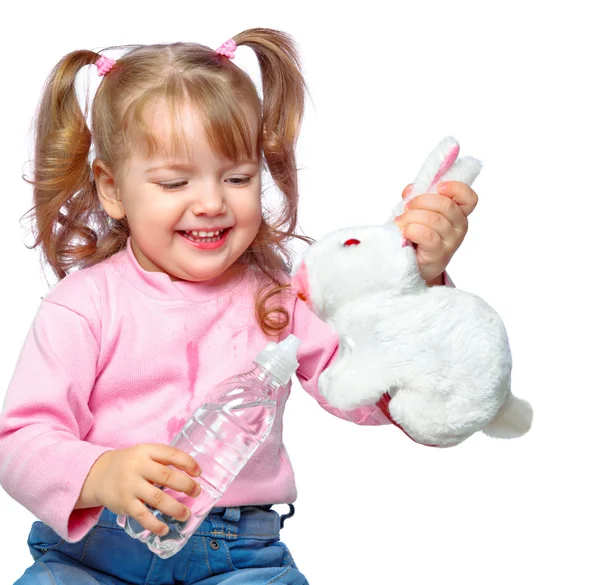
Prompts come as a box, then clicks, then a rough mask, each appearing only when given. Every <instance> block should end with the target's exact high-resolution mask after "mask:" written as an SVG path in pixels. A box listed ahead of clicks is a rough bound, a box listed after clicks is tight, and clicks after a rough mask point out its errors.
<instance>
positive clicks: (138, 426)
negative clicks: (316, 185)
mask: <svg viewBox="0 0 600 585" xmlns="http://www.w3.org/2000/svg"><path fill="white" fill-rule="evenodd" d="M239 45H246V46H248V47H251V48H252V49H253V50H254V52H255V53H256V55H257V57H258V61H259V63H260V67H261V75H262V83H263V99H262V100H260V99H259V97H258V94H257V90H256V88H255V87H254V85H253V83H252V81H251V80H250V78H249V77H248V76H247V75H246V74H245V73H244V72H243V71H242V70H241V69H240V68H239V67H237V66H236V65H235V64H234V63H233V62H232V59H233V58H234V54H235V49H236V46H239ZM86 66H95V67H97V69H98V74H99V75H101V76H103V78H102V80H101V83H100V85H99V87H98V90H97V93H96V95H95V97H94V99H93V101H92V103H91V129H90V128H88V127H87V124H86V116H85V112H82V109H81V107H80V105H79V103H78V100H77V96H76V91H75V79H76V76H77V73H78V72H79V71H80V70H81V69H82V68H84V67H86ZM304 89H305V86H304V81H303V78H302V75H301V73H300V68H299V60H298V57H297V53H296V50H295V47H294V45H293V43H292V41H291V39H290V38H289V37H288V36H287V35H285V34H283V33H280V32H277V31H273V30H268V29H251V30H247V31H244V32H243V33H241V34H239V35H237V36H236V37H234V39H231V40H229V41H227V42H226V43H225V44H224V45H222V46H221V47H219V49H217V50H216V51H214V50H212V49H209V48H207V47H205V46H202V45H198V44H193V43H175V44H171V45H153V46H141V47H136V48H133V49H132V50H130V51H129V52H128V53H127V54H125V55H124V56H123V57H121V58H120V59H118V60H117V61H116V62H114V61H112V60H110V59H108V58H107V57H105V56H101V55H99V54H98V53H95V52H92V51H85V50H84V51H76V52H73V53H70V54H69V55H67V56H66V57H64V58H63V59H62V60H61V61H60V62H59V63H58V65H57V66H56V67H55V69H54V71H53V72H52V74H51V75H50V77H49V79H48V82H47V85H46V88H45V91H44V94H43V98H42V101H41V104H40V110H39V115H38V120H37V131H36V142H35V176H34V180H33V181H32V183H33V186H34V198H35V207H34V225H35V235H36V245H39V246H41V249H42V252H43V255H44V258H45V260H46V261H47V262H48V264H49V265H50V266H51V267H52V269H53V271H54V272H55V273H56V274H57V276H58V277H59V279H60V282H59V284H58V285H57V286H55V287H54V288H53V290H52V291H51V292H50V293H49V294H48V296H47V297H46V298H45V300H44V301H43V303H42V305H41V307H40V310H39V312H38V314H37V316H36V318H35V321H34V323H33V326H32V328H31V330H30V333H29V335H28V336H27V339H26V341H25V344H24V347H23V350H22V352H21V355H20V358H19V361H18V364H17V367H16V371H15V373H14V376H13V378H12V381H11V383H10V387H9V389H8V392H7V395H6V399H5V405H4V410H3V412H2V415H1V417H0V463H1V464H0V482H1V483H2V486H3V487H4V489H5V490H6V491H7V492H8V493H9V494H10V495H11V496H12V497H13V498H15V499H16V500H18V501H19V502H21V503H22V504H23V505H24V506H25V507H27V508H28V509H29V510H30V511H31V512H32V513H33V514H35V515H36V516H37V517H38V518H39V519H40V520H41V522H35V523H34V525H33V527H32V530H31V534H30V537H29V541H28V544H29V547H30V550H31V553H32V555H33V558H34V560H35V563H34V564H33V565H32V566H31V567H29V568H28V569H27V570H26V572H25V574H24V575H23V576H22V577H21V579H19V581H17V583H18V584H19V585H26V584H34V583H35V584H42V583H43V584H48V585H50V584H56V585H60V584H63V585H64V584H68V585H78V584H82V585H83V584H91V583H94V584H96V583H104V584H120V583H140V584H142V583H157V584H158V583H161V584H168V583H185V584H190V583H206V585H208V584H210V585H213V584H216V583H223V584H229V585H234V584H237V583H244V584H246V585H249V584H256V585H258V584H262V585H264V584H266V583H274V582H277V583H281V584H283V583H286V584H290V585H291V584H294V585H296V584H298V585H300V584H302V583H307V581H306V578H305V577H304V576H303V575H302V573H300V571H299V570H298V568H297V567H296V564H295V563H294V561H293V559H292V556H291V555H290V553H289V551H288V549H287V548H286V546H285V545H284V544H283V543H282V542H281V541H280V540H279V530H280V524H282V522H281V519H280V517H279V515H278V513H277V512H276V511H274V510H272V509H271V507H272V505H273V504H278V503H288V504H291V503H292V502H293V501H294V500H295V498H296V487H295V483H294V475H293V472H292V468H291V465H290V462H289V459H288V456H287V453H286V450H285V447H284V446H283V443H282V417H283V411H284V406H285V403H286V400H287V398H288V395H289V388H290V385H289V384H288V386H287V387H286V388H285V389H284V390H283V391H281V392H280V395H279V396H278V397H277V402H278V410H277V418H276V420H275V423H274V425H273V430H272V432H271V434H270V436H269V438H268V440H267V441H266V442H265V444H263V445H262V446H261V447H260V448H259V450H258V451H257V452H256V454H255V455H254V457H253V458H252V459H251V460H250V462H249V463H248V465H247V466H246V467H245V468H244V469H243V470H242V472H241V473H240V475H239V476H238V477H237V478H236V480H235V481H234V482H233V484H232V485H231V486H230V488H229V489H228V490H227V492H226V493H225V494H224V496H223V498H222V500H221V502H220V503H221V506H222V507H219V508H215V509H213V510H212V512H211V514H210V515H209V516H208V518H207V519H206V520H205V521H204V522H203V523H202V525H201V526H200V527H199V528H198V530H197V532H196V533H195V535H194V536H193V537H192V538H191V539H190V540H189V542H188V543H187V545H186V546H185V547H184V549H183V550H182V551H180V552H179V553H178V554H176V555H175V556H173V557H171V558H169V559H166V560H163V559H160V558H158V557H157V556H155V555H153V554H152V553H151V552H150V551H149V550H148V549H147V547H146V546H145V545H144V544H142V543H140V542H138V541H136V540H134V539H132V538H130V537H129V536H127V534H126V533H125V532H124V531H123V530H122V529H121V528H120V527H119V526H118V525H117V523H116V515H118V514H125V515H131V516H133V517H134V518H135V519H136V520H137V521H138V522H139V523H140V524H142V526H144V527H145V528H147V529H149V530H151V531H153V532H155V533H157V534H164V533H165V532H166V530H167V528H166V526H165V525H164V524H163V523H161V522H160V521H158V520H157V519H156V518H155V516H154V515H153V514H152V513H151V512H150V510H149V509H148V507H147V506H146V504H147V505H149V506H153V507H154V508H157V509H158V510H160V511H162V512H163V513H164V514H167V515H169V516H173V517H175V518H177V519H180V520H185V519H186V518H187V517H188V515H189V510H188V509H187V508H186V507H185V506H184V505H183V504H181V503H179V502H178V501H177V500H175V499H174V498H172V497H171V496H169V495H168V494H166V493H165V492H164V491H162V490H161V489H159V487H157V486H168V487H170V488H172V489H173V490H176V491H178V492H182V493H185V494H187V495H188V496H192V497H193V496H196V495H198V493H199V486H198V484H197V483H196V482H195V481H194V480H193V479H192V478H194V477H198V475H199V474H200V473H201V470H199V469H198V467H197V465H196V463H195V461H194V460H193V459H192V458H191V457H190V456H189V455H187V454H185V453H183V452H181V451H178V450H177V449H174V448H172V447H169V446H168V444H169V443H170V442H171V440H172V438H173V437H174V435H175V434H176V433H177V432H178V431H179V430H180V428H181V426H182V424H183V423H184V422H185V420H186V419H187V418H188V417H189V416H190V415H191V414H192V412H193V411H194V410H195V408H196V407H197V406H198V404H200V403H201V402H202V398H203V396H204V395H205V394H206V393H207V392H208V391H209V390H211V389H212V388H213V387H214V386H215V385H216V384H217V383H219V382H220V381H221V380H223V379H224V378H226V377H229V376H230V375H232V374H234V373H241V372H243V371H246V370H249V369H250V367H251V365H252V360H253V358H254V357H255V356H256V355H257V354H258V352H259V351H260V350H261V349H262V348H263V347H264V346H265V344H266V343H267V342H268V341H269V340H272V339H275V340H278V339H283V338H285V337H286V336H287V335H288V334H290V333H294V334H295V335H297V336H298V337H299V338H300V339H301V341H302V345H301V347H300V350H299V354H298V361H299V363H300V366H299V368H298V372H297V375H298V379H299V380H300V383H301V384H302V386H303V387H304V388H305V389H306V390H307V391H308V392H309V393H310V394H311V395H312V396H313V397H314V398H315V399H316V400H317V401H318V402H319V404H320V405H321V406H322V407H323V408H325V409H326V410H328V411H329V412H331V413H332V414H334V415H335V416H338V417H341V418H344V419H347V420H349V421H352V422H355V423H357V424H361V425H379V424H385V423H387V419H386V417H385V416H384V415H383V414H382V413H381V412H380V411H379V410H378V409H377V408H376V407H366V408H360V409H357V410H354V411H350V412H341V411H338V410H336V409H334V408H332V407H331V406H329V405H328V404H327V403H326V402H325V401H324V400H323V398H322V397H320V395H319V392H318V389H317V379H318V377H319V375H320V373H321V372H322V371H323V370H324V369H325V368H326V367H327V366H328V365H329V364H330V363H331V362H332V360H333V359H335V355H336V350H337V337H336V335H335V333H334V332H333V331H332V330H331V329H330V327H329V326H328V325H326V324H324V323H322V322H320V321H319V320H318V319H317V318H316V317H315V316H313V314H312V313H310V311H309V310H308V309H307V308H306V305H305V304H304V303H302V302H301V301H298V300H297V299H296V297H295V295H293V294H291V292H290V290H289V284H288V283H289V272H290V269H289V268H290V257H289V254H288V252H287V250H286V242H287V241H288V240H289V239H290V238H291V237H297V238H300V239H303V240H305V241H310V240H309V239H308V238H304V237H302V236H298V235H296V233H295V229H296V213H297V202H298V190H297V175H296V164H295V158H294V146H295V143H296V138H297V136H298V132H299V126H300V122H301V119H302V114H303V104H304ZM92 143H93V147H94V150H95V153H96V158H95V159H94V160H93V163H92V168H91V174H90V166H89V163H88V156H89V152H90V149H91V146H92ZM263 168H264V170H265V171H268V172H269V173H270V174H271V176H272V178H273V180H274V181H275V183H276V185H277V186H278V187H279V189H280V190H281V192H282V195H283V204H282V211H281V213H280V215H278V216H277V217H267V216H266V215H264V214H263V211H262V208H261V176H260V173H261V169H263ZM476 199H477V198H476V195H475V193H474V192H473V191H472V190H471V189H470V188H469V187H467V186H466V185H464V184H462V183H448V184H447V185H446V192H445V193H444V194H443V195H442V194H425V195H422V196H420V197H419V198H416V199H415V200H414V201H413V202H411V209H410V211H408V212H406V213H404V214H403V215H402V216H401V218H399V219H398V225H399V227H400V228H401V229H404V231H405V234H406V237H407V238H409V239H410V240H411V241H413V242H414V243H415V244H416V245H417V252H418V256H419V262H420V268H421V271H422V274H423V275H424V277H425V278H426V280H428V282H429V284H430V285H434V284H442V283H443V274H444V269H445V267H446V265H447V264H448V262H449V260H450V257H451V256H452V254H453V253H454V252H455V251H456V249H457V248H458V246H459V245H460V243H461V241H462V239H463V238H464V235H465V233H466V230H467V220H466V217H467V215H468V214H469V213H470V212H471V211H472V210H473V208H474V207H475V204H476ZM76 269H78V270H76ZM292 509H293V508H292Z"/></svg>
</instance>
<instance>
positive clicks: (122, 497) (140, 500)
mask: <svg viewBox="0 0 600 585" xmlns="http://www.w3.org/2000/svg"><path fill="white" fill-rule="evenodd" d="M170 466H172V467H170ZM174 468H177V469H180V470H181V471H184V472H185V473H186V474H188V475H192V476H198V475H200V473H201V470H200V468H199V467H198V464H197V463H196V461H194V459H193V458H192V457H191V456H190V455H188V454H187V453H184V452H183V451H181V450H179V449H176V448H175V447H170V446H167V445H136V446H134V447H128V448H126V449H116V450H114V451H107V452H106V453H103V454H102V455H101V456H100V457H99V458H98V459H97V461H96V463H94V465H93V466H92V469H91V470H90V473H89V474H88V477H87V479H86V481H85V484H84V486H83V489H82V491H81V495H80V497H79V500H78V502H77V505H76V506H75V507H76V508H89V507H94V506H105V507H106V508H108V509H109V510H110V511H111V512H114V513H115V514H123V515H125V516H131V517H132V518H134V519H135V520H137V521H138V522H139V523H140V524H141V525H142V526H143V527H144V528H146V529H147V530H150V531H151V532H153V533H154V534H159V535H164V534H166V533H167V532H168V528H167V525H166V524H164V523H163V522H160V521H159V520H157V518H156V517H155V516H154V515H153V514H152V512H151V511H150V510H149V509H148V508H147V507H146V506H145V505H144V504H148V506H152V507H153V508H156V509H157V510H160V511H161V512H162V513H163V514H165V515H167V516H172V517H173V518H175V519H177V520H181V521H185V520H187V519H188V518H189V516H190V510H189V509H188V508H187V507H186V506H184V505H183V504H182V503H180V502H178V501H177V500H176V499H175V498H173V497H172V496H170V495H169V494H167V493H165V492H164V491H163V490H161V489H159V488H158V487H156V485H154V484H157V485H159V486H164V487H169V488H171V489H173V490H175V491H178V492H183V493H185V494H187V495H188V496H190V497H192V498H193V497H196V496H197V495H198V494H199V493H200V486H199V485H198V484H197V483H196V482H195V481H194V480H193V479H191V478H189V477H187V475H185V474H184V473H181V472H180V471H177V469H174Z"/></svg>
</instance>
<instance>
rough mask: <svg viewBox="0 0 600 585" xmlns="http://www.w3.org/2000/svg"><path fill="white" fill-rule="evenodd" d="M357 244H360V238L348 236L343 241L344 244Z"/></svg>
mask: <svg viewBox="0 0 600 585" xmlns="http://www.w3.org/2000/svg"><path fill="white" fill-rule="evenodd" d="M358 244H360V240H357V239H355V238H350V239H349V240H346V241H345V242H344V246H358Z"/></svg>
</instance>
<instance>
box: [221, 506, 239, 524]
mask: <svg viewBox="0 0 600 585" xmlns="http://www.w3.org/2000/svg"><path fill="white" fill-rule="evenodd" d="M223 520H228V521H229V522H239V520H240V509H239V507H234V508H225V512H224V513H223Z"/></svg>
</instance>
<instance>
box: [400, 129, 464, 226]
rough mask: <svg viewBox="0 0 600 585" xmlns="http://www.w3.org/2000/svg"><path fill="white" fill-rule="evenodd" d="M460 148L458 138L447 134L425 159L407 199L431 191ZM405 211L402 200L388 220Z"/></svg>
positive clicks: (449, 166) (452, 162)
mask: <svg viewBox="0 0 600 585" xmlns="http://www.w3.org/2000/svg"><path fill="white" fill-rule="evenodd" d="M459 150H460V146H459V145H458V141H457V140H456V138H454V137H452V136H446V138H444V139H443V140H442V141H441V142H440V143H439V144H438V145H437V147H436V148H435V150H433V151H432V152H431V153H430V154H429V156H428V157H427V158H426V159H425V163H424V164H423V166H422V167H421V170H420V171H419V173H418V175H417V177H416V178H415V180H414V183H413V186H412V189H411V191H410V193H409V194H408V195H407V197H406V201H410V200H411V199H413V198H415V197H416V196H417V195H420V194H421V193H430V192H431V189H433V187H434V186H435V185H436V183H437V182H438V181H439V180H440V179H441V178H442V176H443V175H445V174H446V172H447V171H448V170H449V169H450V168H451V167H452V165H453V164H454V163H455V162H456V159H457V158H458V152H459ZM403 211H404V201H400V202H399V203H398V204H397V205H396V206H395V207H394V208H393V209H392V215H391V217H390V219H389V220H388V221H391V222H393V221H394V218H396V217H398V216H399V215H400V214H401V213H402V212H403Z"/></svg>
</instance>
